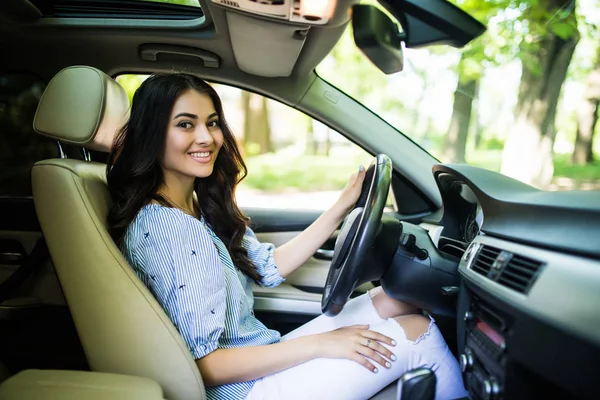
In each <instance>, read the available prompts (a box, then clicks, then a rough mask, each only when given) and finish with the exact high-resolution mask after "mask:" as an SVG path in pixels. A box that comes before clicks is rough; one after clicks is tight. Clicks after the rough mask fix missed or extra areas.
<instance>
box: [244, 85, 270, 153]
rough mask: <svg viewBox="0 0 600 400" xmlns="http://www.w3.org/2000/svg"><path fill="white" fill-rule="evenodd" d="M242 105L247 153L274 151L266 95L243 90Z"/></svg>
mask: <svg viewBox="0 0 600 400" xmlns="http://www.w3.org/2000/svg"><path fill="white" fill-rule="evenodd" d="M242 107H243V110H244V144H245V146H244V147H245V149H246V153H247V154H250V155H256V154H264V153H268V152H270V151H273V146H272V143H271V129H270V125H269V111H268V105H267V99H266V97H263V96H260V95H257V94H254V93H249V92H246V91H243V92H242Z"/></svg>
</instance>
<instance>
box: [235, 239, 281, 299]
mask: <svg viewBox="0 0 600 400" xmlns="http://www.w3.org/2000/svg"><path fill="white" fill-rule="evenodd" d="M242 245H243V246H244V248H245V249H246V251H247V252H248V258H250V260H251V261H252V262H253V263H254V265H255V266H256V269H257V270H258V273H259V274H260V275H261V276H262V281H261V282H260V284H261V286H264V287H275V286H277V285H279V284H281V283H282V282H283V281H284V280H285V279H284V278H283V277H282V276H281V274H279V270H278V269H277V265H275V257H274V251H275V246H274V245H273V244H271V243H261V242H259V241H258V239H257V237H256V235H255V234H254V231H252V229H250V228H246V234H245V235H244V239H243V241H242Z"/></svg>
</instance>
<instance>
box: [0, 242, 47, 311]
mask: <svg viewBox="0 0 600 400" xmlns="http://www.w3.org/2000/svg"><path fill="white" fill-rule="evenodd" d="M49 258H50V253H49V252H48V245H47V244H46V240H45V239H44V238H43V237H42V238H40V239H38V241H37V243H36V244H35V246H34V247H33V250H31V253H29V255H28V256H27V258H26V259H25V261H24V262H23V264H21V266H20V267H19V268H17V270H16V271H14V272H13V273H12V274H11V275H10V276H9V277H8V278H7V279H6V280H5V281H4V282H2V284H0V304H2V303H3V302H4V301H5V300H8V299H10V298H11V296H13V295H14V294H15V293H16V291H17V289H19V288H20V287H21V286H22V285H23V284H24V283H25V281H27V279H28V278H29V277H30V276H31V274H32V273H33V271H35V269H36V268H37V267H38V266H40V265H42V263H44V262H45V261H46V260H48V259H49Z"/></svg>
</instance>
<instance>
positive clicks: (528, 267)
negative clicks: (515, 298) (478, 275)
mask: <svg viewBox="0 0 600 400" xmlns="http://www.w3.org/2000/svg"><path fill="white" fill-rule="evenodd" d="M541 266H542V263H541V262H539V261H536V260H532V259H531V258H527V257H523V256H520V255H517V254H514V255H513V256H512V258H511V259H510V261H509V262H508V264H507V265H506V267H504V269H503V270H502V273H501V274H500V277H499V278H498V283H499V284H501V285H502V286H506V287H508V288H511V289H513V290H516V291H517V292H520V293H527V292H528V291H529V288H530V287H531V285H532V284H533V282H534V281H535V278H536V277H537V273H538V271H539V269H540V267H541Z"/></svg>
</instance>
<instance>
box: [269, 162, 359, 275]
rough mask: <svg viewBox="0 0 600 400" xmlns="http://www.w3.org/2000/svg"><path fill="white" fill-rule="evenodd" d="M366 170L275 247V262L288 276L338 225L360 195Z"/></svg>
mask: <svg viewBox="0 0 600 400" xmlns="http://www.w3.org/2000/svg"><path fill="white" fill-rule="evenodd" d="M364 179H365V171H364V168H363V167H362V166H361V167H360V169H359V171H358V173H355V174H353V175H352V176H351V177H350V180H349V181H348V184H347V185H346V187H345V188H344V191H343V192H342V194H341V195H340V198H339V199H338V201H337V202H336V203H335V204H334V205H333V206H332V207H331V208H330V209H329V210H327V211H325V212H324V213H323V214H321V216H320V217H319V218H317V220H316V221H315V222H313V223H312V224H311V225H310V226H309V227H308V228H306V229H305V230H304V231H302V232H301V233H300V234H299V235H298V236H296V237H295V238H293V239H292V240H290V241H289V242H287V243H285V244H283V245H281V246H279V247H278V248H276V249H275V252H274V257H275V265H277V270H278V271H279V274H280V275H281V276H283V277H284V278H285V277H287V276H289V275H290V274H291V273H292V272H294V271H295V270H296V269H298V267H300V266H301V265H303V264H304V263H305V262H306V261H307V260H308V259H309V258H310V257H312V255H313V254H315V252H316V251H317V250H318V249H319V248H320V247H321V245H322V244H323V243H325V241H326V240H327V239H329V238H330V237H331V235H332V234H333V232H335V230H336V229H337V228H338V226H339V225H340V223H341V222H342V220H343V219H344V217H345V216H346V214H347V213H348V212H349V211H350V210H352V208H353V207H354V204H356V201H357V200H358V198H359V196H360V191H361V189H362V184H363V181H364Z"/></svg>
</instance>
